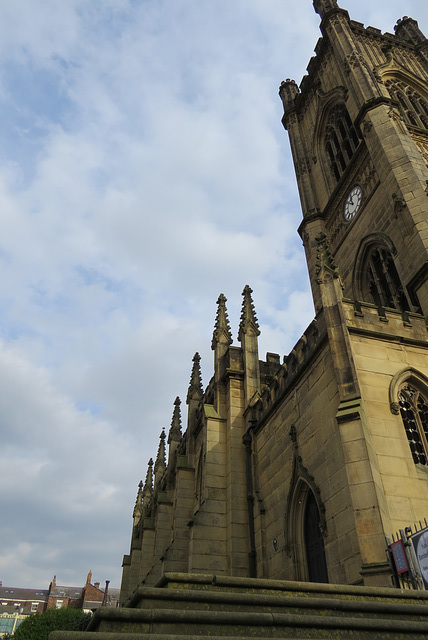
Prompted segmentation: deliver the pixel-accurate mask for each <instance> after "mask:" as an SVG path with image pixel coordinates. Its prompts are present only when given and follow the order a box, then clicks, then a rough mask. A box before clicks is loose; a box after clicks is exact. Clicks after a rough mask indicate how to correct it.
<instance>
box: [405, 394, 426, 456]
mask: <svg viewBox="0 0 428 640" xmlns="http://www.w3.org/2000/svg"><path fill="white" fill-rule="evenodd" d="M398 400H399V404H400V413H401V418H402V420H403V424H404V428H405V430H406V435H407V440H408V441H409V447H410V451H411V452H412V456H413V462H414V463H415V464H423V465H426V464H427V451H428V402H427V400H426V398H425V397H424V396H423V394H422V393H421V392H420V391H418V389H416V388H415V387H413V386H412V385H410V384H406V385H405V386H404V387H403V388H402V389H401V391H400V394H399V396H398Z"/></svg>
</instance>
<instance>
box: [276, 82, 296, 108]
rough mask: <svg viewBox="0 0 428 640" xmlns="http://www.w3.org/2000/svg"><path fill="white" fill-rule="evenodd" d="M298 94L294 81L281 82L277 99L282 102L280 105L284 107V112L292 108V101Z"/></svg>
mask: <svg viewBox="0 0 428 640" xmlns="http://www.w3.org/2000/svg"><path fill="white" fill-rule="evenodd" d="M298 93H299V87H298V86H297V84H296V82H295V81H294V80H290V79H289V78H287V80H285V81H284V80H283V81H282V82H281V85H280V87H279V97H280V98H281V100H282V104H283V105H284V111H285V112H287V111H288V110H289V109H292V108H293V107H294V100H295V98H296V96H297V95H298Z"/></svg>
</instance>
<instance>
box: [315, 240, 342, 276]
mask: <svg viewBox="0 0 428 640" xmlns="http://www.w3.org/2000/svg"><path fill="white" fill-rule="evenodd" d="M315 240H316V243H317V258H316V267H315V273H316V275H317V276H318V277H317V282H318V284H321V283H322V282H323V277H322V271H323V270H324V269H327V270H328V271H329V272H330V273H331V274H332V276H333V277H334V278H339V279H340V276H339V270H338V268H337V265H336V263H335V262H334V258H333V256H332V253H331V251H330V244H329V241H328V238H327V236H326V235H325V233H323V232H321V233H319V234H318V235H317V236H316V237H315Z"/></svg>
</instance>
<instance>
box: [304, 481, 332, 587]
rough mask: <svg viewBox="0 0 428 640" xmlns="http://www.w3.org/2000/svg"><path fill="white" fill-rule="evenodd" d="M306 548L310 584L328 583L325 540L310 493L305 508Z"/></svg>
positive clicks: (312, 495)
mask: <svg viewBox="0 0 428 640" xmlns="http://www.w3.org/2000/svg"><path fill="white" fill-rule="evenodd" d="M305 548H306V560H307V564H308V576H309V581H310V582H328V573H327V562H326V559H325V551H324V538H323V535H322V532H321V529H320V514H319V511H318V505H317V503H316V500H315V496H314V494H313V493H312V491H311V492H310V493H309V496H308V500H307V503H306V508H305Z"/></svg>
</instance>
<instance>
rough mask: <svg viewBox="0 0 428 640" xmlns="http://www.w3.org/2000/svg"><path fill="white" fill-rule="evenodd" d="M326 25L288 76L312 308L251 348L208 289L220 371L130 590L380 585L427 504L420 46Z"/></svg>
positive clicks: (148, 487) (408, 33) (143, 524)
mask: <svg viewBox="0 0 428 640" xmlns="http://www.w3.org/2000/svg"><path fill="white" fill-rule="evenodd" d="M314 7H315V10H316V11H317V13H318V14H319V15H320V18H321V26H320V28H321V32H322V38H320V40H319V41H318V43H317V45H316V55H315V57H314V58H312V59H311V61H310V62H309V66H308V75H307V76H305V77H304V78H303V81H302V83H301V85H300V87H298V86H297V84H296V83H295V82H294V81H293V80H286V81H285V82H283V83H282V84H281V87H280V97H281V99H282V102H283V105H284V117H283V124H284V127H285V128H286V130H287V131H288V134H289V139H290V144H291V150H292V154H293V160H294V165H295V171H296V177H297V182H298V187H299V193H300V199H301V204H302V212H303V221H302V223H301V225H300V228H299V233H300V235H301V237H302V240H303V244H304V247H305V251H306V260H307V265H308V269H309V275H310V282H311V288H312V295H313V299H314V306H315V318H314V320H313V322H312V323H311V324H310V326H309V327H308V328H307V330H306V331H305V332H304V333H303V335H302V336H301V338H300V339H299V340H298V342H297V344H296V345H295V347H294V348H293V349H292V351H291V352H290V353H289V354H288V355H286V356H284V357H283V358H280V356H279V355H276V354H269V353H268V354H267V355H266V359H265V360H260V358H259V353H258V335H259V333H260V332H259V327H258V322H257V317H256V311H255V308H254V303H253V298H252V291H251V289H250V288H249V287H248V286H246V287H245V289H244V291H243V303H242V315H241V322H240V327H239V334H238V343H239V345H238V346H235V345H233V344H232V336H231V332H230V327H229V322H228V316H227V309H226V298H225V297H224V295H220V297H219V299H218V303H217V304H218V308H217V316H216V319H215V327H214V333H213V338H212V349H213V351H214V375H213V377H212V379H211V381H210V383H209V385H208V387H207V388H206V389H205V390H204V389H203V388H202V384H201V374H200V366H199V365H200V363H199V356H198V354H196V355H195V357H194V359H193V368H192V372H191V379H190V385H189V391H188V394H187V399H186V403H187V428H186V429H185V431H184V432H183V429H182V424H181V414H180V400H179V399H178V398H177V400H176V401H175V405H174V412H173V418H172V423H171V429H170V431H169V434H168V435H167V434H165V433H162V435H161V438H160V443H159V449H158V452H157V456H156V460H155V462H153V460H150V462H149V465H148V470H147V476H146V480H145V483H144V484H143V483H140V486H139V490H138V495H137V501H136V505H135V509H134V514H133V518H134V520H133V530H132V539H131V550H130V554H129V555H126V556H124V561H123V580H122V591H121V601H122V602H125V601H126V600H127V599H128V598H129V597H130V596H131V594H132V593H133V592H134V590H135V589H136V588H137V587H138V586H139V585H140V584H144V585H146V586H152V585H155V584H156V583H157V582H158V580H159V579H160V577H161V576H162V575H163V574H165V573H171V572H182V573H192V574H213V575H216V576H229V577H237V578H246V577H249V578H263V579H278V580H296V581H313V582H330V583H336V584H346V585H363V584H364V585H366V586H391V575H390V568H389V565H388V563H387V562H386V556H385V546H386V545H385V535H390V534H391V532H393V531H396V530H398V529H399V528H403V527H405V526H407V525H408V524H410V523H413V522H415V521H418V520H421V519H423V518H424V517H426V516H427V515H428V340H427V325H426V318H427V317H428V260H427V258H428V252H427V249H428V41H427V39H426V38H425V36H424V35H423V34H422V33H421V31H420V30H419V28H418V25H417V22H416V21H415V20H413V19H412V18H407V17H405V18H403V19H402V20H399V21H398V23H397V25H396V27H395V34H382V33H381V32H380V31H379V30H378V29H375V28H373V27H367V28H365V27H364V26H363V25H362V24H361V23H359V22H355V21H354V20H351V19H350V17H349V15H348V13H347V11H345V10H344V9H341V8H340V7H339V6H338V5H337V2H336V0H314Z"/></svg>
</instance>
